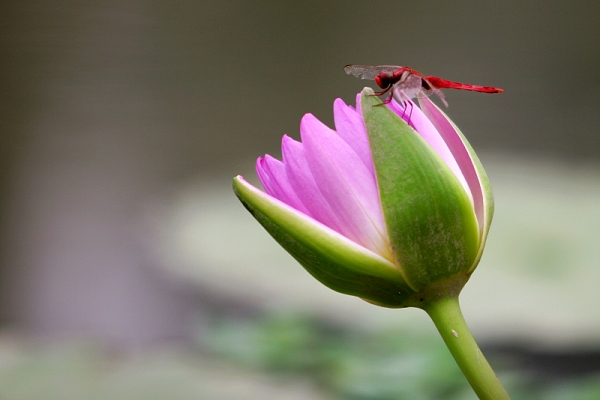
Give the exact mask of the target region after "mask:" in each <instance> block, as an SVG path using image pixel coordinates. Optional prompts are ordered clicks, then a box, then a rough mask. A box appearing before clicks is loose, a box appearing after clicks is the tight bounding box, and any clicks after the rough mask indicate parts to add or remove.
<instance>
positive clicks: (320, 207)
mask: <svg viewBox="0 0 600 400" xmlns="http://www.w3.org/2000/svg"><path fill="white" fill-rule="evenodd" d="M281 151H282V153H283V161H284V165H285V170H286V173H287V176H288V179H289V182H290V185H291V186H292V188H293V189H294V191H295V192H296V193H297V194H298V197H299V199H300V201H301V202H302V203H303V204H304V205H305V207H306V209H307V210H308V213H309V215H312V216H313V218H315V219H316V220H317V221H319V222H321V223H322V224H325V225H327V226H328V227H330V228H331V229H334V230H336V231H338V232H341V226H342V224H341V223H340V221H339V220H338V218H337V216H336V214H335V212H334V211H333V210H332V209H331V206H330V205H329V203H328V202H327V200H326V199H325V197H323V194H322V193H321V190H320V189H319V187H318V186H317V182H315V178H314V177H313V175H312V172H311V170H310V167H309V165H308V163H307V161H306V156H305V150H304V146H303V145H302V143H300V142H297V141H295V140H294V139H292V138H290V137H289V136H287V135H284V136H283V139H282V141H281Z"/></svg>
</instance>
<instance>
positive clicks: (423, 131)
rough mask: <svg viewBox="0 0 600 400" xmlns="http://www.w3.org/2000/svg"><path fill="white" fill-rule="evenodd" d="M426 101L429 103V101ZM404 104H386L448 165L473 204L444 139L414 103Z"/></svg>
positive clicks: (470, 194)
mask: <svg viewBox="0 0 600 400" xmlns="http://www.w3.org/2000/svg"><path fill="white" fill-rule="evenodd" d="M427 100H428V101H429V102H430V103H431V100H429V99H427ZM406 104H408V106H407V108H406V109H405V108H404V107H402V105H401V104H399V103H398V102H396V100H392V101H391V102H390V103H389V104H388V107H389V108H390V109H391V110H392V111H394V112H395V113H396V114H398V115H399V116H400V117H401V118H402V119H404V120H405V121H407V123H409V125H411V126H412V127H413V128H414V129H415V130H416V131H417V132H418V133H419V135H421V137H422V138H423V139H425V141H426V142H427V143H429V145H430V146H431V147H432V148H433V150H435V152H436V153H438V155H439V156H440V157H441V158H442V160H444V161H445V162H446V165H448V167H449V168H450V170H451V171H452V172H453V173H454V175H455V176H456V178H457V179H458V181H459V182H460V184H461V185H462V186H463V188H464V189H465V192H467V195H468V196H469V198H470V199H471V202H473V196H472V193H471V189H470V186H469V185H468V183H467V181H466V179H465V176H464V175H463V171H462V169H461V168H460V167H459V165H458V163H457V161H456V159H455V158H454V154H453V153H452V151H451V150H450V148H449V147H448V144H447V143H446V141H445V140H444V138H443V137H442V136H441V134H440V132H439V131H438V129H437V127H436V126H435V125H434V124H433V123H432V121H430V120H429V117H428V116H427V115H426V114H425V113H424V112H423V111H421V109H420V108H419V107H417V105H416V104H415V103H414V102H412V101H407V102H406ZM431 104H433V103H431ZM409 121H410V122H409Z"/></svg>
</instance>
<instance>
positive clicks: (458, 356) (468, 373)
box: [421, 296, 510, 400]
mask: <svg viewBox="0 0 600 400" xmlns="http://www.w3.org/2000/svg"><path fill="white" fill-rule="evenodd" d="M421 308H423V309H424V310H425V311H426V312H427V314H429V316H430V317H431V319H432V320H433V323H434V324H435V326H436V328H437V329H438V331H439V332H440V334H441V335H442V338H443V339H444V342H445V343H446V346H448V349H449V350H450V353H452V356H453V357H454V359H455V360H456V363H457V364H458V366H459V367H460V369H461V370H462V372H463V374H464V375H465V377H466V378H467V380H468V381H469V383H470V384H471V387H472V388H473V390H474V391H475V393H476V394H477V396H478V397H479V399H481V400H507V399H508V400H510V397H509V396H508V393H506V390H505V389H504V387H503V386H502V384H501V383H500V381H499V380H498V378H497V377H496V374H495V373H494V371H493V370H492V367H490V364H488V362H487V360H486V359H485V357H484V356H483V354H482V353H481V350H479V346H477V343H476V342H475V339H473V335H471V332H470V331H469V328H468V327H467V323H466V322H465V319H464V317H463V315H462V312H461V311H460V305H459V304H458V297H457V296H451V297H441V298H436V299H435V300H433V301H430V302H427V303H426V304H424V305H423V306H422V307H421Z"/></svg>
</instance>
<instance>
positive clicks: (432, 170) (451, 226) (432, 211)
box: [361, 88, 479, 291]
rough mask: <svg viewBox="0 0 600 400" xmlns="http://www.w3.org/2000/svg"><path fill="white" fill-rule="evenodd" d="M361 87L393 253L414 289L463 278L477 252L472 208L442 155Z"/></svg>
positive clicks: (475, 225) (477, 241)
mask: <svg viewBox="0 0 600 400" xmlns="http://www.w3.org/2000/svg"><path fill="white" fill-rule="evenodd" d="M380 104H381V101H380V100H379V99H378V98H377V97H375V96H373V91H372V90H371V89H369V88H365V89H364V90H363V92H362V94H361V109H362V114H363V117H364V120H365V125H366V128H367V132H368V136H369V143H370V146H371V151H372V155H373V162H374V165H375V172H376V176H377V182H378V186H379V192H380V198H381V203H382V208H383V214H384V219H385V222H386V225H387V229H388V234H389V237H390V243H391V246H392V252H393V254H394V258H395V261H396V264H397V265H399V266H400V268H401V270H402V274H403V276H404V277H405V279H406V282H407V283H408V284H409V285H410V287H411V288H413V290H415V291H419V290H422V289H425V288H427V287H428V286H430V285H431V284H433V283H435V282H439V281H442V280H444V279H447V278H450V277H453V276H457V275H461V274H466V273H468V271H469V270H470V268H471V266H472V265H473V263H474V260H475V259H476V257H477V254H478V250H479V229H478V225H477V220H476V217H475V213H474V210H473V206H472V204H471V201H470V200H469V197H468V196H467V193H466V192H465V190H464V189H463V187H462V185H461V184H460V182H459V181H458V179H457V178H456V176H455V175H454V174H453V173H452V171H451V170H450V168H449V167H448V166H447V165H446V163H445V162H444V161H443V160H442V159H441V157H440V156H439V155H438V154H437V153H436V152H435V151H434V150H433V149H432V148H431V147H430V146H429V144H428V143H427V142H426V141H425V140H424V139H423V138H422V137H421V136H420V135H419V134H418V133H417V132H416V131H415V130H414V129H413V128H412V127H411V126H409V125H408V124H407V123H406V122H405V121H404V120H403V119H402V118H400V117H399V116H398V115H396V114H395V113H394V112H393V111H391V110H390V109H389V108H388V107H385V106H380Z"/></svg>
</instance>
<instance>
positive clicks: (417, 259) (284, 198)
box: [234, 88, 493, 307]
mask: <svg viewBox="0 0 600 400" xmlns="http://www.w3.org/2000/svg"><path fill="white" fill-rule="evenodd" d="M419 103H420V106H421V107H420V108H419V107H418V106H417V105H416V104H415V103H413V102H412V101H406V102H403V103H402V104H400V103H397V102H396V101H395V100H393V101H392V102H391V103H389V104H387V105H382V103H381V102H380V101H379V100H378V99H377V98H376V97H374V96H373V92H372V90H371V89H368V88H365V90H363V92H362V93H360V94H359V95H357V102H356V108H354V107H352V106H348V105H346V104H345V103H344V102H343V101H342V100H341V99H337V100H336V101H335V102H334V121H335V127H336V130H335V131H334V130H332V129H330V128H329V127H327V126H326V125H324V124H323V123H321V122H320V121H319V120H318V119H317V118H315V117H314V116H313V115H312V114H306V115H305V116H304V117H303V118H302V121H301V123H300V136H301V141H300V142H299V141H295V140H294V139H292V138H290V137H289V136H284V137H283V140H282V154H283V157H282V158H283V160H282V161H279V160H277V159H275V158H273V157H271V156H269V155H266V156H265V157H264V158H262V157H261V158H259V159H258V160H257V163H256V170H257V173H258V176H259V178H260V181H261V183H262V185H263V187H264V189H265V191H266V193H265V192H263V191H261V190H259V189H257V188H255V187H253V186H252V185H250V184H249V183H247V182H246V181H245V180H244V179H243V178H242V177H241V176H238V177H236V178H235V179H234V190H235V192H236V194H237V196H238V197H239V199H240V200H241V201H242V203H243V204H244V206H245V207H246V208H247V209H248V210H249V211H250V212H251V213H252V214H253V215H254V217H255V218H256V219H257V220H258V221H259V222H260V223H261V224H262V225H263V227H264V228H265V229H266V230H267V231H268V232H269V233H270V234H271V235H272V236H273V238H275V240H277V241H278V242H279V243H280V244H281V245H282V246H283V247H284V248H285V249H286V250H287V251H288V252H289V253H290V254H291V255H292V256H293V257H294V258H295V259H296V260H297V261H298V262H299V263H300V264H301V265H302V266H304V268H305V269H306V270H307V271H308V272H309V273H311V274H312V275H313V276H314V277H315V278H317V279H318V280H319V281H321V282H322V283H323V284H325V285H326V286H328V287H330V288H332V289H334V290H336V291H339V292H341V293H346V294H350V295H355V296H358V297H360V298H363V299H364V300H367V301H369V302H371V303H375V304H378V305H381V306H385V307H406V306H411V305H417V304H418V302H419V301H423V298H424V297H426V296H429V297H431V296H435V295H436V293H437V292H438V291H439V290H440V288H442V287H443V288H446V289H444V290H453V291H455V292H456V291H460V289H462V287H463V285H464V284H465V283H466V281H467V280H468V278H469V276H470V275H471V273H472V272H473V270H474V269H475V267H476V266H477V264H478V262H479V259H480V258H481V254H482V252H483V247H484V244H485V240H486V236H487V232H488V229H489V225H490V222H491V218H492V213H493V201H492V194H491V189H490V186H489V182H488V179H487V176H486V174H485V171H484V170H483V167H482V166H481V164H480V162H479V160H478V158H477V156H476V154H475V153H474V151H473V150H472V148H471V147H470V145H469V143H468V142H467V141H466V139H465V138H464V136H463V135H462V134H461V133H460V131H459V130H458V128H457V127H456V126H455V125H454V124H453V123H452V121H450V119H449V118H448V117H447V116H446V115H445V114H444V113H443V112H442V111H441V110H440V109H439V108H438V107H437V106H435V104H434V103H432V102H431V101H430V100H429V99H428V98H424V99H420V100H419Z"/></svg>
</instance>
